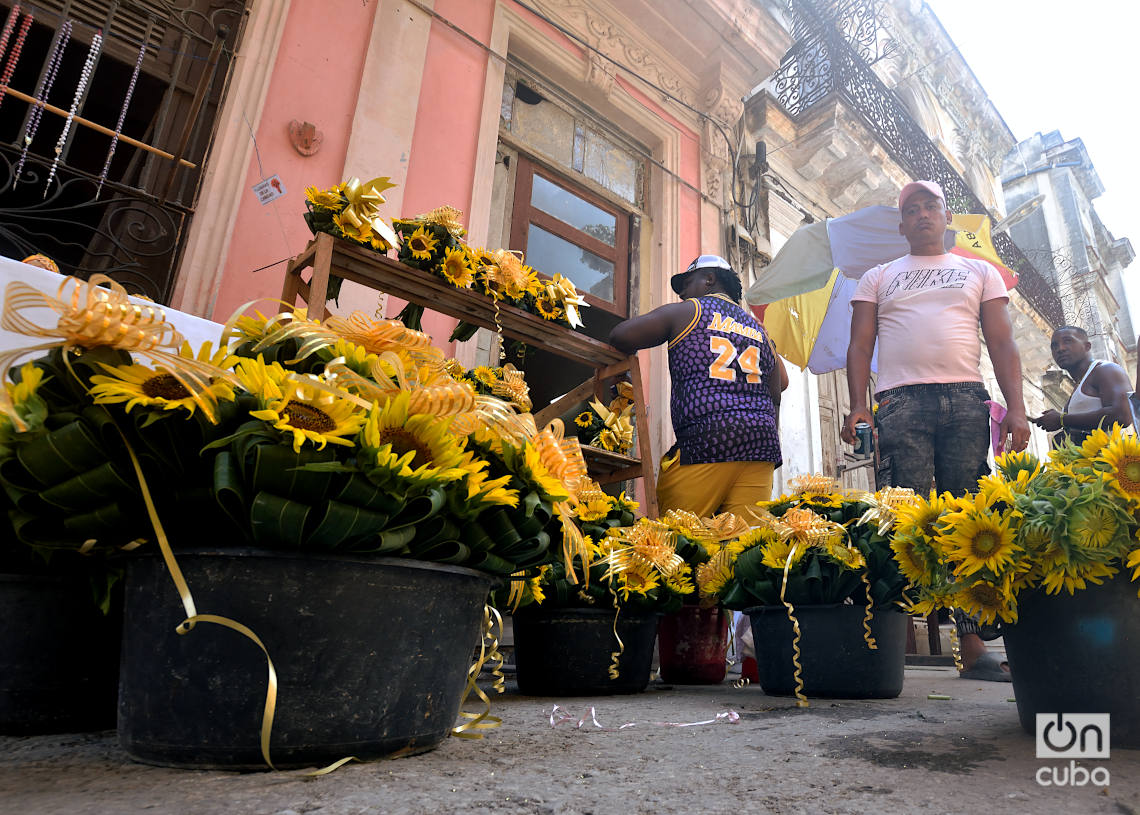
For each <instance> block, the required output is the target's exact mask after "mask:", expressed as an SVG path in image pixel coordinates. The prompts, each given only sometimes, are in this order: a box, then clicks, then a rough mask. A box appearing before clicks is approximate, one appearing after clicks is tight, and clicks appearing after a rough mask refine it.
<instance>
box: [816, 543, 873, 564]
mask: <svg viewBox="0 0 1140 815" xmlns="http://www.w3.org/2000/svg"><path fill="white" fill-rule="evenodd" d="M823 552H824V554H825V555H827V557H829V558H830V559H831V560H833V561H835V562H836V563H838V564H839V565H840V566H843V567H844V568H845V569H850V570H851V571H856V570H858V569H864V568H866V566H867V559H866V558H864V557H863V553H862V552H860V551H859V550H858V549H857V548H855V547H854V546H848V545H847V544H843V543H830V542H829V543H825V544H824V546H823Z"/></svg>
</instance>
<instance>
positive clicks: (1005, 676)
mask: <svg viewBox="0 0 1140 815" xmlns="http://www.w3.org/2000/svg"><path fill="white" fill-rule="evenodd" d="M1003 665H1005V666H1006V668H1008V667H1009V663H1008V662H1006V661H1005V660H1000V659H998V658H997V657H995V656H994V655H992V654H982V656H980V657H978V659H977V661H976V662H974V664H973V666H972V667H969V668H966V669H964V670H962V671H959V672H958V676H959V677H960V678H962V679H974V680H978V681H984V682H1011V681H1013V680H1011V679H1010V677H1009V671H1008V670H1006V668H1003V667H1002V666H1003Z"/></svg>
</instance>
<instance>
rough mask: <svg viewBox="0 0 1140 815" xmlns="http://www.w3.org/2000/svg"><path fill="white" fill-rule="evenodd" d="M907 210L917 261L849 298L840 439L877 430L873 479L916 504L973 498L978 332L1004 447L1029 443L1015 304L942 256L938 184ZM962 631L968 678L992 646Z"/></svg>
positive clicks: (979, 470) (923, 184)
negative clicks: (999, 402) (874, 376)
mask: <svg viewBox="0 0 1140 815" xmlns="http://www.w3.org/2000/svg"><path fill="white" fill-rule="evenodd" d="M899 213H900V216H901V223H900V224H899V234H901V235H902V236H903V237H905V238H906V240H907V243H908V244H910V254H909V255H906V256H904V257H901V258H899V259H898V260H893V261H891V262H890V263H885V264H883V265H882V266H876V267H875V268H874V269H871V270H870V271H869V272H867V273H866V274H865V275H863V277H862V279H861V280H860V281H859V286H858V288H857V289H856V291H855V294H854V296H853V297H852V298H851V305H852V309H853V312H852V318H851V343H850V345H849V346H848V349H847V386H848V390H849V392H850V396H851V412H850V413H848V414H847V418H846V420H845V421H844V423H843V431H842V433H841V436H842V438H843V440H844V441H846V442H847V443H848V444H852V443H854V441H855V424H856V422H866V423H868V424H873V425H874V426H875V427H876V431H877V436H878V445H879V448H878V449H879V466H878V469H877V471H876V473H875V480H876V483H877V485H878V487H880V488H882V487H887V486H896V487H910V488H911V489H913V490H914V491H915V492H917V493H919V494H920V495H927V494H928V493H929V492H930V490H931V489H932V488H934V489H937V491H938V492H943V491H948V492H951V493H953V494H955V495H961V494H963V493H965V492H967V491H968V490H972V489H975V488H976V487H977V483H978V478H979V476H982V475H984V474H985V473H986V472H987V471H988V467H987V464H986V456H987V451H988V449H989V445H990V430H989V408H988V406H987V405H986V400H987V399H989V394H988V393H987V392H986V388H985V385H983V384H982V374H981V370H980V368H979V364H980V362H981V353H982V351H981V341H980V339H979V337H978V327H979V325H980V326H981V329H982V334H983V335H984V337H985V340H986V348H987V349H988V350H989V355H990V361H991V362H992V363H993V368H994V375H995V376H996V377H997V381H998V385H999V386H1000V387H1001V391H1002V395H1003V396H1004V397H1005V401H1006V415H1005V418H1004V419H1002V422H1001V431H1000V432H1001V439H1002V441H1003V442H1004V443H1005V449H1007V450H1010V449H1012V450H1024V449H1025V447H1026V445H1027V444H1028V443H1029V423H1028V421H1027V419H1026V416H1025V403H1024V401H1023V400H1022V395H1021V356H1020V355H1019V354H1018V351H1017V344H1016V343H1015V342H1014V339H1013V326H1012V324H1011V323H1010V319H1009V313H1008V312H1007V310H1006V304H1007V303H1008V302H1009V296H1008V294H1007V293H1006V288H1005V284H1004V282H1003V281H1002V278H1001V275H1000V274H999V273H998V271H997V269H995V268H994V267H993V266H992V265H991V264H989V263H986V262H985V261H984V260H978V259H975V258H967V257H961V256H959V255H955V254H950V253H947V252H946V248H945V243H944V238H945V233H946V227H947V226H949V224H950V219H951V215H950V212H949V210H948V209H947V207H946V197H945V195H943V193H942V188H941V187H940V186H939V185H938V184H935V183H934V182H933V181H912V182H911V183H909V184H907V185H906V186H904V187H903V188H902V192H900V193H899ZM876 340H877V341H878V344H879V378H878V381H877V383H876V391H875V400H876V402H877V403H878V408H877V410H876V414H875V415H874V416H872V414H871V411H870V409H869V407H868V405H867V386H868V383H869V382H870V377H871V355H872V353H873V352H874V350H875V342H876ZM959 630H960V631H964V633H965V634H966V636H963V638H962V656H963V661H964V663H965V667H966V669H967V670H966V671H964V672H963V674H964V675H969V674H970V673H971V671H973V669H974V667H975V663H977V662H979V659H980V658H981V657H983V656H985V654H986V650H985V645H984V644H983V643H982V641H981V639H980V638H979V637H978V636H977V635H976V633H974V632H973V631H969V630H966V629H963V627H962V626H961V625H960V626H959ZM991 662H993V661H992V660H985V661H983V662H982V663H981V664H980V665H979V666H978V667H979V672H980V670H981V667H982V666H989V667H990V668H991V669H993V670H998V669H999V668H1000V666H997V665H990V663H991ZM1001 673H1004V671H1002V672H1001ZM974 678H990V677H982V676H977V677H974ZM993 678H1001V676H1000V675H995V676H994V677H993Z"/></svg>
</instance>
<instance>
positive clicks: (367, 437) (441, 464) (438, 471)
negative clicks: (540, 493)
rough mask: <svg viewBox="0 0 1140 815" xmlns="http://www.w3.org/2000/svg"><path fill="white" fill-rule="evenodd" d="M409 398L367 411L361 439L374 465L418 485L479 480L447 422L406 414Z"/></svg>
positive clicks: (404, 394)
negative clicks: (461, 479) (459, 480)
mask: <svg viewBox="0 0 1140 815" xmlns="http://www.w3.org/2000/svg"><path fill="white" fill-rule="evenodd" d="M410 398H411V394H409V393H408V392H407V391H402V392H401V393H399V394H398V395H396V396H395V397H393V398H392V399H390V400H389V401H388V403H387V404H386V405H384V407H382V408H381V407H377V406H373V408H372V410H370V411H369V413H368V417H367V420H366V421H365V422H364V423H363V424H364V429H363V431H362V432H361V434H360V439H361V446H362V447H363V448H364V449H365V451H366V452H367V453H368V454H369V455H370V456H372V457H373V459H374V460H375V462H376V466H377V467H378V468H382V469H386V470H389V471H391V472H393V473H395V474H396V475H398V476H400V477H402V478H408V479H412V480H414V481H417V482H420V483H428V482H437V483H443V482H448V481H455V480H458V479H460V478H463V477H465V476H466V477H468V478H478V476H479V475H481V473H480V472H479V471H480V470H481V469H482V467H479V466H478V464H477V463H476V461H475V460H474V459H473V458H471V457H465V456H464V452H465V451H464V449H463V446H462V442H460V440H459V439H458V438H457V437H456V436H454V435H453V434H452V433H450V432H449V430H448V426H449V424H450V423H449V422H448V421H447V420H445V419H442V418H440V417H438V416H434V415H431V414H426V413H419V414H409V413H408V403H409V401H410ZM483 483H484V485H485V484H486V482H483ZM469 489H470V487H469ZM516 500H517V499H516Z"/></svg>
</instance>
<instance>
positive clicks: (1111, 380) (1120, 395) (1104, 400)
mask: <svg viewBox="0 0 1140 815" xmlns="http://www.w3.org/2000/svg"><path fill="white" fill-rule="evenodd" d="M1049 350H1050V351H1051V352H1052V354H1053V361H1054V362H1056V363H1057V365H1059V366H1060V367H1061V368H1063V369H1065V371H1066V372H1067V373H1068V374H1069V376H1071V377H1072V378H1073V381H1074V382H1075V383H1076V386H1075V387H1074V388H1073V393H1072V395H1071V396H1070V397H1069V401H1068V402H1067V403H1066V405H1065V409H1064V411H1056V410H1053V409H1052V408H1050V409H1049V410H1047V411H1045V412H1044V413H1042V414H1041V415H1040V416H1038V417H1037V418H1036V419H1032V420H1031V421H1032V422H1033V423H1034V424H1035V425H1037V426H1038V427H1040V428H1041V429H1042V430H1047V431H1049V432H1050V433H1052V432H1053V431H1055V430H1060V431H1062V432H1061V433H1058V434H1057V435H1056V436H1054V437H1053V445H1054V446H1056V445H1057V443H1058V442H1060V441H1063V440H1064V439H1065V438H1068V439H1069V440H1070V441H1072V442H1074V443H1076V444H1080V443H1081V442H1082V441H1084V440H1085V439H1086V438H1087V437H1088V435H1089V434H1090V433H1091V432H1092V431H1093V430H1095V429H1096V428H1097V427H1103V428H1104V429H1105V430H1109V429H1110V428H1111V427H1112V425H1113V424H1114V423H1119V424H1120V425H1122V426H1127V425H1130V424H1131V423H1132V413H1131V411H1130V410H1129V409H1128V402H1127V397H1128V392H1129V391H1131V390H1132V383H1131V382H1129V381H1128V374H1127V373H1125V372H1124V369H1123V368H1121V367H1120V366H1119V365H1117V364H1116V363H1115V362H1105V361H1104V360H1094V359H1093V358H1092V343H1090V342H1089V337H1088V334H1087V333H1085V330H1084V329H1083V328H1077V327H1076V326H1072V325H1066V326H1062V327H1061V328H1058V329H1057V330H1056V331H1054V332H1053V339H1052V340H1051V341H1050V342H1049Z"/></svg>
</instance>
